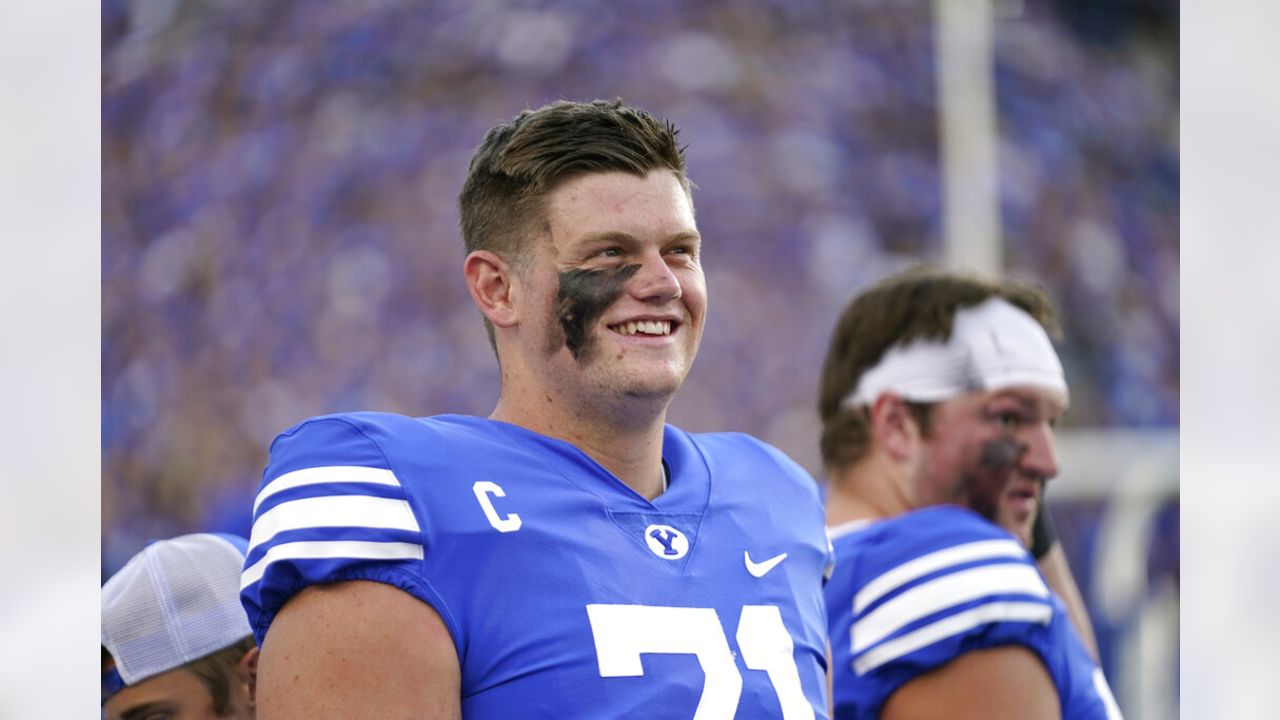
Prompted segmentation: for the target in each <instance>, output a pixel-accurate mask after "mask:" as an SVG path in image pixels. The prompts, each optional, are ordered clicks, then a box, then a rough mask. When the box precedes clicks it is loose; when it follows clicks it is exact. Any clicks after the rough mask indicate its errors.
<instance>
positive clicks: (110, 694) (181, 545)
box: [102, 533, 258, 720]
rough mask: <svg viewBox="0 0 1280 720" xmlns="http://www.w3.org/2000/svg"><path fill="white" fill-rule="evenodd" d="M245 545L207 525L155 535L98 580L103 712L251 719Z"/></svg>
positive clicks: (128, 716) (252, 652)
mask: <svg viewBox="0 0 1280 720" xmlns="http://www.w3.org/2000/svg"><path fill="white" fill-rule="evenodd" d="M245 545H246V542H245V539H244V538H241V537H236V536H234V535H221V534H210V533H201V534H195V535H182V536H180V537H175V538H172V539H169V540H160V541H157V542H153V543H151V544H150V545H148V546H147V547H145V548H144V549H143V550H142V552H140V553H138V554H137V555H134V556H133V557H132V558H131V559H130V560H129V562H127V563H125V566H124V567H123V568H121V569H120V571H119V572H117V573H116V574H115V575H112V576H111V579H109V580H107V582H106V583H105V584H104V585H103V586H102V715H103V717H104V718H105V719H106V720H152V719H160V718H165V719H172V720H201V719H205V718H207V719H209V720H212V719H213V718H234V719H236V720H249V719H251V718H253V716H254V714H253V708H254V673H255V669H256V664H257V660H258V647H257V645H256V644H255V643H254V641H253V636H252V634H251V633H250V631H249V623H248V621H247V620H245V617H244V610H243V609H242V608H241V606H240V568H241V565H242V564H243V562H244V552H245Z"/></svg>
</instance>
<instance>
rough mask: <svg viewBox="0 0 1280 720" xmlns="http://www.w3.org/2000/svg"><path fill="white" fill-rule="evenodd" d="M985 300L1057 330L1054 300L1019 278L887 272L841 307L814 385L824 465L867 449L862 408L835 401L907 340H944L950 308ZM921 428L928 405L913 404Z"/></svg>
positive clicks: (842, 462) (849, 460) (848, 461)
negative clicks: (994, 299)
mask: <svg viewBox="0 0 1280 720" xmlns="http://www.w3.org/2000/svg"><path fill="white" fill-rule="evenodd" d="M992 297H999V298H1003V299H1004V300H1006V301H1008V302H1009V303H1010V304H1012V305H1014V306H1016V307H1018V308H1021V309H1022V310H1024V311H1026V312H1027V314H1028V315H1030V316H1031V317H1033V318H1035V319H1036V321H1037V322H1039V323H1040V324H1041V325H1042V326H1043V327H1044V328H1045V331H1046V332H1048V333H1049V335H1050V336H1051V337H1053V338H1055V339H1057V338H1058V337H1059V336H1060V335H1061V331H1060V330H1059V328H1058V323H1057V319H1056V317H1055V314H1054V310H1053V303H1052V302H1051V301H1050V300H1049V297H1048V295H1046V294H1045V292H1044V291H1043V290H1042V289H1040V288H1039V287H1037V286H1035V285H1032V284H1029V283H1026V282H1022V281H1018V280H1011V279H1010V280H1000V281H996V280H988V279H985V278H981V277H978V276H976V275H969V274H965V273H960V272H955V271H948V270H940V269H937V268H933V267H929V266H925V265H921V266H916V267H913V268H911V269H909V270H906V271H904V272H901V273H898V274H897V275H893V276H890V277H888V278H885V279H884V280H881V281H880V282H878V283H876V284H875V285H872V286H871V287H870V288H868V289H867V290H865V291H864V292H862V293H860V294H858V295H857V296H856V297H854V298H853V300H851V301H850V302H849V304H848V305H847V306H846V307H845V310H844V312H843V313H842V314H841V315H840V319H839V320H838V321H837V322H836V327H835V329H834V330H833V331H832V333H831V344H830V346H829V347H828V348H827V357H826V360H825V361H823V364H822V376H821V378H820V380H819V389H818V416H819V417H820V419H821V420H822V439H821V441H820V444H821V450H822V462H823V464H824V465H825V466H826V467H827V468H828V469H831V468H837V467H845V466H848V465H852V464H853V463H855V462H857V461H858V460H860V459H862V457H863V456H864V455H866V453H867V451H868V449H869V448H870V426H869V418H868V416H867V412H866V408H847V407H843V406H842V405H841V403H842V402H843V401H844V399H845V397H847V396H848V395H849V393H851V392H853V390H854V388H856V387H857V386H858V381H859V380H860V379H861V378H862V375H863V373H865V372H866V371H867V370H869V369H871V368H872V367H874V366H875V364H876V363H878V362H880V358H881V357H883V356H884V354H885V352H886V351H887V350H888V349H889V348H891V347H893V346H894V345H897V344H899V343H908V342H911V341H912V340H919V339H932V340H945V339H947V338H949V337H950V336H951V327H952V324H953V321H954V320H955V316H956V311H957V310H960V309H963V308H966V307H972V306H974V305H977V304H979V303H981V302H983V301H985V300H988V299H990V298H992ZM913 405H915V406H917V407H913V408H912V410H913V413H914V415H915V416H916V418H917V420H921V419H922V418H923V420H924V421H925V422H923V423H922V425H924V426H925V427H927V410H928V407H929V406H928V405H927V404H920V403H913Z"/></svg>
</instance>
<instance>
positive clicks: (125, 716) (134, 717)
mask: <svg viewBox="0 0 1280 720" xmlns="http://www.w3.org/2000/svg"><path fill="white" fill-rule="evenodd" d="M177 711H178V708H177V706H176V705H174V704H173V703H172V702H170V701H168V700H157V701H154V702H148V703H143V704H141V705H135V706H133V707H131V708H129V709H128V710H125V711H124V712H123V713H121V714H120V720H138V718H141V717H145V716H147V715H150V714H151V713H157V712H162V713H165V714H166V715H167V716H170V717H172V716H173V715H174V714H175V713H177Z"/></svg>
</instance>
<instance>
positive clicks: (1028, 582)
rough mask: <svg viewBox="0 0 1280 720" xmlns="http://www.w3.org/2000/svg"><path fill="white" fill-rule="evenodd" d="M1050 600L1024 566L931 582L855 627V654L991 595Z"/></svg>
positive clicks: (1032, 571)
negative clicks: (926, 619)
mask: <svg viewBox="0 0 1280 720" xmlns="http://www.w3.org/2000/svg"><path fill="white" fill-rule="evenodd" d="M1003 594H1020V595H1032V596H1034V597H1041V598H1043V597H1048V596H1049V588H1047V587H1045V584H1044V580H1042V579H1041V578H1040V574H1039V573H1037V572H1036V570H1035V568H1033V567H1031V566H1030V565H1024V564H1022V563H1000V564H998V565H981V566H979V567H975V568H970V569H968V570H961V571H959V572H955V573H951V574H950V575H944V576H942V577H939V578H937V579H934V580H930V581H929V582H926V583H924V584H922V585H918V586H916V587H913V588H911V589H910V590H907V591H906V592H904V593H902V594H901V595H899V596H898V597H896V598H894V599H892V600H890V601H888V602H886V603H885V604H883V605H881V606H880V607H878V608H876V609H875V610H873V611H871V612H870V613H867V615H865V616H864V617H862V618H861V619H859V620H858V621H857V622H855V623H854V624H853V630H852V633H853V652H854V653H855V654H856V653H859V652H862V651H863V650H866V649H867V648H869V647H871V646H872V645H875V644H876V643H878V642H880V641H881V640H883V639H885V638H886V637H888V636H890V635H892V634H893V633H895V632H897V631H898V630H900V629H901V628H902V627H903V626H904V625H907V624H909V623H912V622H915V621H916V620H920V619H921V618H924V617H926V616H928V615H931V614H933V613H936V612H938V611H940V610H945V609H946V608H949V607H952V606H954V605H959V604H961V603H965V602H968V601H970V600H976V599H978V598H981V597H984V596H988V595H1003Z"/></svg>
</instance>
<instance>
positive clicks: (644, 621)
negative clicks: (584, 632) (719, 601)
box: [587, 605, 814, 720]
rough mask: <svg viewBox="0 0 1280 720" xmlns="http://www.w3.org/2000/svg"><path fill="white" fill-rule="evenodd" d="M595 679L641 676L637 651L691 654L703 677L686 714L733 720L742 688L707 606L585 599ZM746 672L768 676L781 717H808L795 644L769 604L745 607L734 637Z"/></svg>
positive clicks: (703, 718)
mask: <svg viewBox="0 0 1280 720" xmlns="http://www.w3.org/2000/svg"><path fill="white" fill-rule="evenodd" d="M587 617H588V618H589V619H590V621H591V632H592V635H593V637H594V638H595V643H596V658H597V660H598V661H599V664H600V676H601V677H638V676H641V675H644V666H643V665H642V664H641V662H640V656H641V655H642V654H644V653H663V654H677V655H693V656H695V657H697V659H698V664H699V665H700V666H701V667H702V671H703V673H704V674H705V675H706V680H705V682H704V684H703V686H702V697H701V698H700V699H699V700H698V709H697V711H696V712H695V713H694V715H693V720H732V718H733V716H734V714H735V713H736V712H737V709H738V699H739V697H740V696H741V694H742V674H741V673H740V672H738V667H737V665H736V664H735V662H734V659H733V653H732V652H731V651H730V650H729V642H728V639H727V638H726V636H725V632H724V628H723V626H722V625H721V624H720V617H719V616H718V615H717V614H716V611H715V609H713V608H690V607H665V606H655V605H587ZM735 639H736V640H737V644H738V649H739V650H740V651H741V653H742V661H743V663H744V664H745V665H746V666H747V669H749V670H763V671H765V672H766V673H768V675H769V682H770V683H772V684H773V689H774V692H776V693H777V694H778V702H779V703H780V704H781V705H782V717H783V720H813V717H814V715H813V707H812V706H810V705H809V701H808V700H807V699H806V698H805V696H804V690H803V689H802V688H801V686H800V672H799V671H798V670H797V669H796V663H795V659H794V657H793V651H794V647H795V646H794V644H793V643H792V641H791V636H790V635H789V634H788V633H787V629H786V627H784V626H783V624H782V614H781V613H780V612H779V611H778V608H777V607H775V606H773V605H744V606H743V608H742V615H741V617H740V618H739V619H738V633H737V636H736V638H735Z"/></svg>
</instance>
